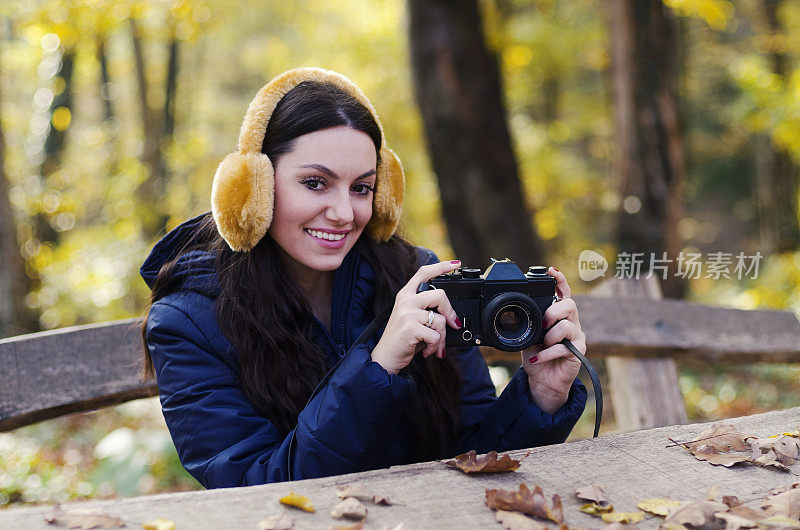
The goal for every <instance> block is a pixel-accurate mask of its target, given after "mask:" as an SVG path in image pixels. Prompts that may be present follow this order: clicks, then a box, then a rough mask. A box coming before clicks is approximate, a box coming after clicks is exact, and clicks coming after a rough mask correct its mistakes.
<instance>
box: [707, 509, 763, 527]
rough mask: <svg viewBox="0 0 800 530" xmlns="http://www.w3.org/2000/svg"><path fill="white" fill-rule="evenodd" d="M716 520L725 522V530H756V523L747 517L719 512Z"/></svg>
mask: <svg viewBox="0 0 800 530" xmlns="http://www.w3.org/2000/svg"><path fill="white" fill-rule="evenodd" d="M716 517H717V519H721V520H723V521H725V530H739V529H740V528H758V523H757V522H756V521H754V520H752V519H749V518H747V517H742V516H741V515H738V514H735V513H731V512H720V513H717V514H716Z"/></svg>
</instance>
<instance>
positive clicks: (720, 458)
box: [692, 452, 752, 467]
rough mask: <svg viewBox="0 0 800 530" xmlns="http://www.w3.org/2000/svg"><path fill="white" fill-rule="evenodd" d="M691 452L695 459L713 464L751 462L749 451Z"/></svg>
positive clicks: (726, 464) (728, 465)
mask: <svg viewBox="0 0 800 530" xmlns="http://www.w3.org/2000/svg"><path fill="white" fill-rule="evenodd" d="M692 454H693V455H694V457H695V458H696V459H698V460H702V461H704V462H708V463H709V464H713V465H715V466H725V467H731V466H732V465H734V464H740V463H742V462H752V459H751V457H750V453H741V452H735V453H711V454H704V453H692Z"/></svg>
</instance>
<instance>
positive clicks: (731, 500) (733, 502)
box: [722, 495, 744, 508]
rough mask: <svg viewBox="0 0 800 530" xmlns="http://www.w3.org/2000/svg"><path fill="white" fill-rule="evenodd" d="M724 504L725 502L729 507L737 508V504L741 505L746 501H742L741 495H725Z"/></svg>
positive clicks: (723, 497)
mask: <svg viewBox="0 0 800 530" xmlns="http://www.w3.org/2000/svg"><path fill="white" fill-rule="evenodd" d="M722 504H724V505H725V506H727V507H728V508H736V507H737V506H741V505H742V504H744V503H743V502H742V501H740V500H739V497H736V496H735V495H723V496H722Z"/></svg>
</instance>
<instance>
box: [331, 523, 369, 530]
mask: <svg viewBox="0 0 800 530" xmlns="http://www.w3.org/2000/svg"><path fill="white" fill-rule="evenodd" d="M362 528H364V523H363V522H358V523H354V524H348V525H344V526H331V530H361V529H362Z"/></svg>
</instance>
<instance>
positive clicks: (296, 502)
mask: <svg viewBox="0 0 800 530" xmlns="http://www.w3.org/2000/svg"><path fill="white" fill-rule="evenodd" d="M278 502H280V503H281V504H285V505H286V506H291V507H292V508H299V509H301V510H305V511H307V512H311V513H314V505H313V504H312V503H311V501H310V500H309V499H308V497H303V496H302V495H298V494H297V493H295V492H293V491H291V490H289V495H287V496H286V497H281V498H280V499H279V500H278Z"/></svg>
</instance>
